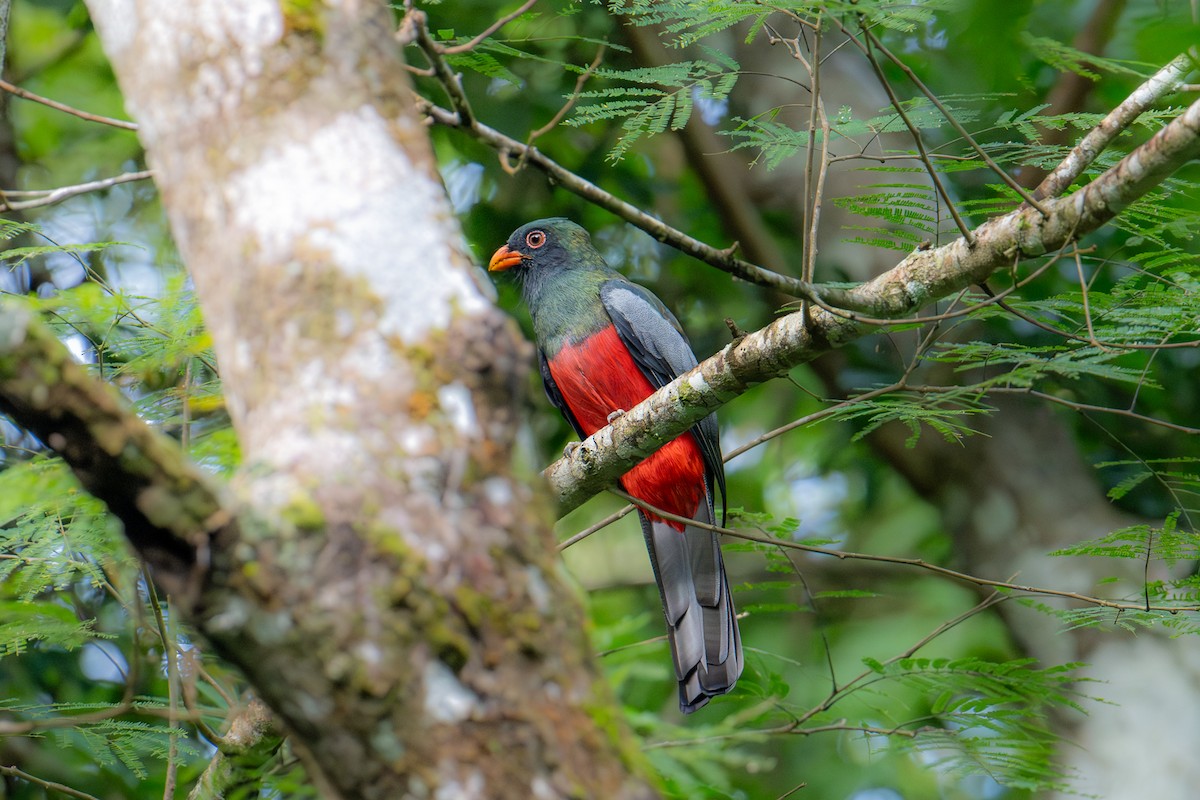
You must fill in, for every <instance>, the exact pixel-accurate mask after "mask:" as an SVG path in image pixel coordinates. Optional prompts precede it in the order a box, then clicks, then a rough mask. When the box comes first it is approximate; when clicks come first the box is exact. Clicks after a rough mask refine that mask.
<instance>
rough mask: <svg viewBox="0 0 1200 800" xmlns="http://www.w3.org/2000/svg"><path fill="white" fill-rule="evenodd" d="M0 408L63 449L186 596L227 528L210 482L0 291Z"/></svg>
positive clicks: (141, 549) (165, 581)
mask: <svg viewBox="0 0 1200 800" xmlns="http://www.w3.org/2000/svg"><path fill="white" fill-rule="evenodd" d="M0 411H2V412H4V413H6V414H8V415H10V416H11V417H12V418H13V419H14V420H15V421H16V422H17V424H19V425H21V426H22V427H24V428H25V429H27V430H28V431H30V432H31V433H33V434H34V435H35V436H37V437H38V438H39V439H41V440H42V441H43V442H45V443H46V444H47V445H48V446H49V447H50V448H51V449H53V450H54V451H56V452H57V453H58V454H59V455H61V456H62V457H63V460H65V461H66V462H67V464H68V465H70V467H71V469H72V470H73V471H74V472H75V475H76V476H77V477H78V478H79V481H80V483H82V484H83V486H84V488H85V489H87V490H88V491H89V492H91V493H92V494H94V495H95V496H96V497H98V498H100V499H101V500H103V501H104V502H105V503H107V504H108V507H109V510H111V511H112V512H113V513H114V514H115V515H117V516H118V517H120V518H121V520H122V521H123V522H124V523H125V535H126V537H127V538H128V539H129V541H130V543H131V544H132V545H133V547H134V548H135V549H136V550H137V551H138V554H139V555H140V556H141V557H142V559H143V560H144V561H145V562H146V563H147V564H149V565H150V567H151V569H152V570H153V572H154V577H155V580H156V581H158V582H159V583H160V584H161V585H162V586H163V587H164V588H165V589H166V590H167V591H169V592H170V593H171V594H172V596H173V597H175V598H179V599H183V600H185V601H186V600H188V599H194V598H195V597H196V594H197V592H198V591H199V589H200V588H201V586H200V584H199V581H200V580H202V579H203V577H204V575H205V573H206V572H207V568H208V561H209V550H210V547H209V545H210V542H212V541H213V539H214V538H215V537H216V536H217V535H218V534H220V533H222V532H223V531H226V532H227V531H230V530H231V529H232V517H231V516H230V514H229V513H228V512H227V511H225V510H224V509H223V507H222V502H221V500H220V498H219V497H218V495H217V492H216V490H215V489H214V488H213V487H212V486H211V485H210V484H209V482H208V480H207V479H206V478H205V476H204V475H203V474H202V473H200V472H199V471H198V470H197V469H196V468H195V467H193V466H191V465H190V464H189V463H188V462H187V460H186V459H185V458H184V456H183V454H182V453H181V452H180V451H179V448H178V446H177V444H176V443H175V442H173V441H172V440H170V439H169V438H167V437H166V436H164V435H162V434H160V433H158V432H156V431H154V430H153V429H152V428H150V427H149V426H148V425H146V424H145V423H144V422H143V421H142V420H141V419H139V418H138V416H137V415H136V414H135V413H134V412H133V411H132V409H130V407H129V405H128V403H126V402H125V401H124V399H123V398H122V397H121V395H120V393H119V392H118V391H117V390H116V389H115V388H114V387H112V386H110V385H108V384H105V383H102V382H100V381H98V380H96V379H95V378H94V377H93V376H92V375H90V374H89V373H88V372H87V370H86V369H85V368H84V367H82V366H80V365H79V364H77V363H75V361H73V360H72V359H71V355H70V353H69V352H68V351H67V349H66V348H65V347H64V346H63V345H62V343H61V342H59V340H58V339H57V338H56V337H55V335H54V332H53V331H52V330H51V329H50V328H49V327H48V326H46V325H45V324H43V323H42V322H41V321H40V320H38V319H37V316H36V314H35V313H34V311H33V310H32V309H31V308H29V307H28V306H27V305H25V304H24V303H22V302H19V301H16V300H11V299H0Z"/></svg>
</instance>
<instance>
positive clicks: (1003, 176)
mask: <svg viewBox="0 0 1200 800" xmlns="http://www.w3.org/2000/svg"><path fill="white" fill-rule="evenodd" d="M862 31H863V33H864V34H866V36H867V38H868V39H870V41H871V43H872V44H873V45H874V46H875V47H876V48H878V50H879V52H881V53H883V54H884V55H885V56H887V57H888V59H889V60H890V61H891V62H892V63H893V64H895V65H896V66H897V67H899V68H900V69H901V70H902V71H903V72H904V74H905V76H906V77H907V78H908V79H909V80H910V81H911V82H912V84H913V85H914V86H916V87H917V89H918V90H920V92H921V94H923V95H925V97H926V98H928V99H929V102H931V103H933V105H934V107H935V108H937V110H938V111H939V112H941V114H942V116H943V117H944V118H945V120H946V121H947V122H949V123H950V127H952V128H954V130H955V131H957V132H958V135H959V136H961V137H963V138H964V139H965V140H966V141H967V143H968V144H969V145H971V149H973V150H974V151H975V152H976V153H978V154H979V157H980V158H982V159H983V161H984V163H985V164H987V165H988V167H989V168H991V170H992V171H993V172H995V173H996V175H997V176H998V177H999V178H1000V180H1002V181H1004V182H1005V183H1006V184H1008V187H1009V188H1010V189H1012V190H1013V191H1014V192H1016V193H1017V194H1018V195H1020V196H1021V199H1022V200H1024V201H1025V202H1026V203H1028V204H1029V205H1030V206H1032V207H1033V208H1036V209H1037V210H1038V211H1040V212H1041V213H1042V216H1045V215H1046V214H1047V211H1046V209H1045V207H1043V206H1042V204H1041V203H1039V202H1038V201H1037V199H1036V198H1035V197H1034V196H1033V195H1031V194H1030V193H1029V192H1027V191H1025V187H1024V186H1022V185H1021V184H1020V183H1018V182H1017V180H1016V179H1015V178H1013V177H1012V176H1011V175H1009V174H1008V172H1007V171H1005V170H1004V168H1003V167H1001V166H1000V165H999V164H997V163H996V162H995V161H993V160H992V157H991V156H989V155H988V154H987V151H985V150H984V149H983V148H982V147H980V146H979V143H978V142H976V141H975V138H974V137H973V136H971V134H970V133H968V132H967V129H966V128H964V127H963V124H962V123H961V122H959V121H958V120H957V119H956V118H955V116H954V115H953V114H951V113H950V110H949V109H947V108H946V107H945V106H944V105H943V104H942V101H941V100H939V99H938V96H937V95H936V94H934V93H933V92H932V91H930V90H929V87H928V86H926V85H925V83H924V82H923V81H922V80H921V79H920V78H919V77H918V76H917V73H915V72H913V70H912V67H910V66H908V64H905V63H904V61H902V60H901V59H900V58H899V57H898V56H897V55H896V54H895V53H893V52H892V51H891V50H889V49H887V47H886V46H884V44H883V42H881V41H880V40H879V37H877V36H876V35H875V33H874V31H872V30H871V29H870V28H869V27H867V26H865V25H864V26H863V28H862ZM851 38H853V37H851ZM856 41H857V40H856ZM867 51H868V53H869V51H870V48H867Z"/></svg>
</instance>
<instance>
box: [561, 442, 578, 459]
mask: <svg viewBox="0 0 1200 800" xmlns="http://www.w3.org/2000/svg"><path fill="white" fill-rule="evenodd" d="M580 444H581V442H567V445H566V447H564V448H563V458H570V457H571V454H572V453H574V452H575V451H576V450H578V449H579V445H580Z"/></svg>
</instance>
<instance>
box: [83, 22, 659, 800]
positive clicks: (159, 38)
mask: <svg viewBox="0 0 1200 800" xmlns="http://www.w3.org/2000/svg"><path fill="white" fill-rule="evenodd" d="M88 5H89V8H90V10H91V12H92V16H93V19H94V20H95V23H96V27H97V30H98V31H99V33H100V37H101V40H102V42H103V44H104V47H105V49H106V51H107V53H108V55H109V57H110V58H111V60H112V63H113V66H114V68H115V70H116V73H117V77H118V80H119V82H120V85H121V88H122V90H123V92H124V94H125V97H126V102H127V105H128V108H129V111H130V112H131V113H132V114H133V115H134V116H135V118H136V119H137V120H138V122H139V124H140V132H139V135H140V136H141V139H142V142H143V144H144V146H145V148H146V151H147V154H148V159H149V161H150V165H151V166H152V168H153V169H154V170H155V176H156V181H157V183H158V186H159V189H160V191H161V194H162V199H163V203H164V205H165V207H166V210H167V213H168V215H169V218H170V222H171V227H172V231H173V233H174V236H175V239H176V241H177V243H178V245H179V249H180V251H181V253H182V255H183V258H184V260H185V262H186V264H187V266H188V269H189V271H190V273H191V275H192V276H193V278H194V281H195V285H196V289H197V293H198V295H199V297H200V300H201V303H202V306H203V308H204V311H205V315H206V318H207V322H208V325H209V327H210V329H211V331H212V335H213V338H214V343H215V347H216V351H217V355H218V358H219V361H220V369H221V375H222V379H223V381H224V386H225V391H226V394H227V400H228V405H229V409H230V412H231V415H232V417H233V420H234V424H235V427H236V429H237V432H238V436H239V440H240V442H241V446H242V451H243V457H244V464H243V466H242V468H241V470H240V472H239V474H238V476H237V477H236V478H235V480H234V482H233V484H232V486H231V487H230V488H231V491H229V492H227V493H224V492H223V490H222V492H216V491H213V492H212V494H211V496H213V497H218V498H220V500H219V509H218V510H213V508H212V507H210V506H209V505H204V504H202V505H204V511H203V513H200V514H195V515H194V516H195V517H197V518H203V522H202V523H201V524H198V525H197V526H195V528H196V529H193V530H189V526H188V525H187V524H186V523H181V524H180V525H178V526H176V525H173V524H169V523H168V522H162V520H164V519H168V518H170V517H172V515H173V513H174V512H172V511H171V508H172V506H173V504H175V503H177V502H178V501H179V499H180V494H177V493H173V492H171V490H170V485H169V484H168V485H167V486H165V487H164V486H162V485H159V486H157V487H155V488H152V489H139V490H137V492H136V496H134V497H133V499H132V505H134V506H136V507H138V508H141V509H142V511H143V513H145V515H146V516H148V517H150V518H152V519H156V520H159V522H156V523H155V524H154V525H152V526H151V529H152V531H151V534H150V536H151V538H153V537H154V536H167V537H173V536H174V537H178V539H179V540H180V541H185V542H187V543H188V547H189V548H190V550H191V555H187V554H186V553H185V554H184V555H183V556H182V557H173V558H164V559H158V563H156V564H154V565H153V566H154V567H155V568H156V578H157V579H158V580H159V581H160V582H161V583H163V585H164V586H166V587H168V588H169V589H171V590H172V592H173V597H174V599H175V600H176V603H177V607H178V608H181V610H183V611H184V612H185V613H187V615H188V616H189V617H190V619H191V621H192V622H193V623H194V624H195V625H196V626H197V627H198V628H199V629H200V631H201V632H202V633H203V634H204V635H205V636H206V637H207V638H208V639H209V641H210V642H211V643H212V644H213V645H214V646H215V647H216V648H217V649H219V651H220V652H221V654H222V655H223V656H225V657H226V658H227V659H229V660H230V661H232V662H234V663H236V664H238V665H239V666H240V667H241V668H242V669H243V670H244V671H245V673H246V675H247V676H248V678H249V679H250V680H251V681H252V683H253V684H254V687H255V689H256V691H257V692H258V693H259V695H260V696H261V697H262V698H263V699H264V700H265V701H266V702H267V703H268V704H269V705H270V706H271V707H272V708H273V709H274V710H275V712H276V713H278V715H279V716H280V718H281V719H282V721H283V722H284V724H285V726H286V728H287V729H288V731H289V732H290V733H291V735H292V741H293V743H294V745H295V746H296V748H297V749H298V750H299V751H300V752H301V753H303V754H304V758H305V760H306V762H307V764H308V766H309V769H310V772H311V774H312V775H313V777H314V780H316V781H318V782H319V784H320V787H321V788H322V790H323V792H324V793H325V794H326V795H327V796H329V797H339V798H398V797H406V796H412V797H427V796H435V795H436V796H439V797H441V796H453V797H489V798H504V797H511V798H521V800H525V799H526V798H530V797H539V798H540V797H581V796H595V797H606V798H610V797H612V798H615V797H634V796H638V797H640V796H646V795H648V794H652V793H651V792H650V790H649V789H648V788H647V787H646V786H645V784H644V783H643V782H642V780H641V779H640V778H638V777H636V776H635V774H634V773H635V772H636V770H635V769H634V766H635V765H634V764H633V762H634V761H635V759H634V758H633V757H631V756H630V755H629V753H628V752H623V751H622V747H621V745H620V734H621V730H620V725H619V724H617V723H614V722H612V720H613V719H615V718H616V712H615V708H613V707H612V700H611V698H610V697H609V695H608V691H607V689H605V688H604V686H605V684H604V682H603V681H602V680H601V679H600V677H599V674H598V671H597V668H596V666H595V662H594V659H593V657H592V655H591V654H590V652H589V649H588V643H587V640H586V636H585V633H584V626H583V618H582V611H581V607H580V603H579V602H578V599H577V597H575V596H574V595H573V594H572V591H571V590H570V588H569V587H568V585H567V584H566V583H565V582H564V581H563V580H562V579H561V578H560V572H559V568H558V566H557V563H556V562H557V555H556V550H555V547H554V542H553V539H552V537H551V529H550V525H551V517H550V513H549V511H550V509H549V506H548V504H547V503H545V502H543V501H541V500H540V496H541V495H540V493H539V492H537V491H535V489H533V488H531V486H533V485H534V484H535V481H534V480H532V479H531V477H530V476H531V474H532V473H530V472H528V471H526V473H525V474H518V472H519V471H520V470H519V468H518V465H517V464H516V463H515V459H514V448H513V444H514V439H515V436H516V433H517V430H518V426H519V420H518V418H517V416H516V413H515V412H516V409H517V408H518V407H519V405H518V404H517V403H516V402H514V398H515V397H519V395H520V391H519V390H520V388H521V387H523V386H524V385H525V383H526V375H527V374H528V373H527V370H528V369H529V356H530V353H529V351H528V348H527V346H526V345H524V344H523V342H522V341H521V339H520V337H519V334H518V333H517V332H516V330H515V328H514V326H512V325H511V324H510V323H509V322H508V321H507V320H506V319H505V317H504V316H503V315H502V314H501V312H499V311H498V310H497V309H496V308H495V307H494V305H493V304H492V302H491V300H490V298H489V295H488V290H487V288H486V287H484V286H482V285H480V283H479V279H478V277H477V270H476V269H475V268H474V267H473V266H472V264H471V262H470V260H469V258H468V256H467V254H466V252H465V247H464V246H463V243H462V240H461V233H460V232H459V230H458V226H457V222H456V221H455V219H454V218H453V216H452V215H451V213H450V211H449V208H448V205H447V203H446V201H445V198H444V191H443V189H442V186H441V184H440V182H439V179H438V177H437V174H436V172H435V170H434V164H433V157H432V152H431V149H430V145H429V141H428V137H427V135H426V133H425V129H424V127H423V126H422V124H421V123H420V122H419V120H418V119H417V118H416V115H415V113H414V110H413V102H412V96H411V94H410V89H409V86H408V83H407V79H406V76H405V73H404V72H403V68H402V64H401V62H400V60H399V56H398V54H397V46H396V44H395V41H394V39H393V38H392V36H391V18H390V16H389V15H388V13H387V11H386V8H385V6H384V4H383V3H378V2H351V1H350V0H346V1H345V2H332V0H331V1H330V2H315V3H282V4H281V3H279V2H273V1H272V0H210V1H209V2H202V3H179V2H177V0H92V1H91V2H89V3H88ZM281 6H282V9H281ZM194 477H195V476H193V477H189V478H184V479H181V480H182V481H183V482H184V483H186V482H188V481H191V480H193V479H194ZM199 480H201V482H202V479H199ZM181 485H182V484H181ZM102 491H103V490H102ZM205 491H207V490H205ZM223 494H227V495H228V496H227V497H225V496H223ZM205 496H206V497H209V496H210V495H205ZM106 499H111V498H106ZM205 502H206V503H207V500H206V501H205ZM117 505H120V504H119V503H118V504H117ZM147 505H152V506H154V507H155V508H154V509H153V510H152V512H146V511H145V506H147ZM193 510H194V509H181V510H180V511H179V513H180V515H182V516H185V517H186V516H188V515H192V514H193ZM210 512H211V513H210ZM134 516H138V515H131V517H130V520H129V521H128V522H127V524H128V526H129V528H130V530H131V534H132V531H133V530H134V529H136V528H137V527H138V526H139V525H142V524H144V523H145V520H144V519H142V518H141V517H140V516H138V518H137V519H134V518H133V517H134ZM144 538H145V537H144V536H143V540H142V541H144ZM131 540H132V541H134V542H135V544H137V543H138V542H139V540H138V538H137V537H136V536H135V535H131ZM142 549H143V550H144V549H145V548H144V547H142ZM166 549H167V550H171V548H166ZM174 556H179V554H178V553H174ZM151 560H152V561H153V560H154V559H151ZM598 717H599V719H598Z"/></svg>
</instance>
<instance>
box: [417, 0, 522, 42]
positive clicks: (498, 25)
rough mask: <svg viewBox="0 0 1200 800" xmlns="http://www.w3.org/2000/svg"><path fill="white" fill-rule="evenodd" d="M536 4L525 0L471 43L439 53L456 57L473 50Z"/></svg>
mask: <svg viewBox="0 0 1200 800" xmlns="http://www.w3.org/2000/svg"><path fill="white" fill-rule="evenodd" d="M536 2H537V0H525V2H524V3H522V4H521V7H520V8H518V9H517V10H516V11H514V12H512V13H511V14H505V15H504V16H503V17H501V18H500V19H498V20H496V21H495V22H493V23H492V24H491V25H489V26H488V27H487V29H486V30H484V32H483V33H481V34H479V35H478V36H476V37H475V38H474V39H472V40H471V41H469V42H464V43H463V44H456V45H454V46H453V47H442V48H441V51H442V52H443V53H445V54H446V55H451V56H452V55H456V54H458V53H465V52H467V51H468V50H474V49H475V48H476V47H478V46H479V43H480V42H482V41H483V40H484V39H486V38H488V37H489V36H491V35H492V34H493V33H495V32H496V31H498V30H500V29H501V28H503V27H504V26H505V25H507V24H508V23H510V22H512V21H513V20H514V19H516V18H517V17H519V16H521V15H522V14H524V13H525V12H526V11H528V10H529V9H531V8H533V4H534V3H536Z"/></svg>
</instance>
